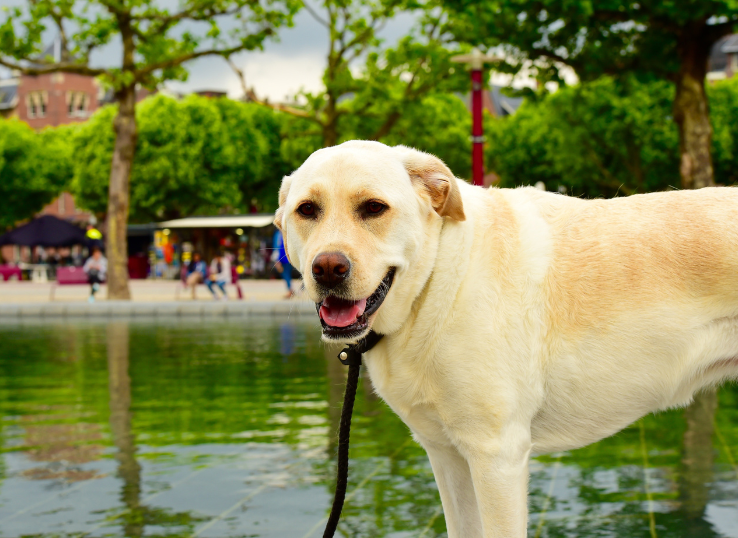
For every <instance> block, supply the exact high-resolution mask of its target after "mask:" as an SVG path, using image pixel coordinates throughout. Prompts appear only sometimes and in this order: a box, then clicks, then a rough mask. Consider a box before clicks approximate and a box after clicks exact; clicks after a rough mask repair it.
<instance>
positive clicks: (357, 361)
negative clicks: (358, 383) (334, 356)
mask: <svg viewBox="0 0 738 538" xmlns="http://www.w3.org/2000/svg"><path fill="white" fill-rule="evenodd" d="M338 360H339V361H341V364H343V365H344V366H361V353H360V352H359V351H357V350H356V349H354V346H348V347H345V348H343V349H342V350H341V352H340V353H339V354H338Z"/></svg>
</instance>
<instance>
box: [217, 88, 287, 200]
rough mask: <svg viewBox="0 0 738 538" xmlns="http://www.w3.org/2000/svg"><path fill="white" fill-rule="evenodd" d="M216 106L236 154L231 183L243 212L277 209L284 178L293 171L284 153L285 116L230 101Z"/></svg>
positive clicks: (250, 104)
mask: <svg viewBox="0 0 738 538" xmlns="http://www.w3.org/2000/svg"><path fill="white" fill-rule="evenodd" d="M215 105H216V107H217V108H218V110H219V112H220V114H221V117H222V120H223V126H224V128H225V129H226V133H227V136H228V138H229V141H230V144H231V145H232V147H233V149H234V152H235V162H234V163H233V177H232V179H231V181H232V182H233V184H234V185H236V186H237V188H238V191H239V193H240V198H241V203H240V206H239V209H240V210H241V211H242V212H244V213H247V212H250V211H251V209H252V207H253V208H256V209H257V210H259V211H263V212H267V211H273V210H276V208H277V193H278V191H279V186H280V184H281V183H282V178H283V177H284V176H285V175H287V174H289V173H290V172H291V171H292V169H291V168H288V167H287V166H286V164H285V162H284V160H283V159H282V156H281V152H280V146H281V143H282V125H283V123H284V117H283V116H284V114H281V113H279V112H275V111H274V110H270V109H268V108H265V107H263V106H260V105H257V104H255V103H242V102H238V101H233V100H230V99H218V100H216V101H215Z"/></svg>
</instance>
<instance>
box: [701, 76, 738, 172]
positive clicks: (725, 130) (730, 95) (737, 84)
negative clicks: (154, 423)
mask: <svg viewBox="0 0 738 538" xmlns="http://www.w3.org/2000/svg"><path fill="white" fill-rule="evenodd" d="M707 96H708V97H709V101H710V111H711V114H710V119H711V120H712V128H713V131H714V135H713V143H712V155H713V162H714V163H715V181H716V182H717V183H720V184H722V185H733V184H735V183H738V121H736V118H738V77H733V78H730V79H728V80H722V81H719V82H716V83H715V84H712V85H710V86H708V88H707Z"/></svg>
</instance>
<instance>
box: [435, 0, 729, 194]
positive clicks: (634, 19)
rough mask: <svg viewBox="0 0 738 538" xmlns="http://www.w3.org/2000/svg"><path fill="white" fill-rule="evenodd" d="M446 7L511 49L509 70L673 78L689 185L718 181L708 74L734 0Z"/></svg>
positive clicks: (464, 29) (460, 29)
mask: <svg viewBox="0 0 738 538" xmlns="http://www.w3.org/2000/svg"><path fill="white" fill-rule="evenodd" d="M446 5H447V6H449V7H451V8H452V9H453V10H454V11H455V13H456V15H457V17H456V18H455V21H456V22H457V24H458V25H457V29H456V33H457V36H458V37H459V38H461V39H470V40H472V41H474V42H475V43H477V44H483V45H485V46H489V47H496V46H502V47H503V48H504V49H505V51H506V53H507V54H506V57H507V60H506V61H505V64H504V65H502V66H498V67H500V68H502V69H507V70H510V71H517V70H520V69H522V68H524V67H525V68H528V69H530V70H531V72H532V73H533V74H534V75H535V76H537V77H539V78H540V79H541V80H544V81H545V80H557V81H561V74H560V68H561V67H562V66H570V67H572V68H573V69H574V70H575V71H576V73H577V74H578V75H579V77H580V79H581V80H583V81H587V80H592V79H594V78H596V77H598V76H600V75H602V74H623V73H640V74H647V75H649V76H656V77H658V78H661V79H664V80H670V81H671V82H673V83H674V87H675V94H674V100H673V118H674V120H675V121H676V123H677V125H678V128H679V152H680V161H679V162H680V167H679V170H680V175H681V184H682V187H683V188H699V187H704V186H707V185H712V184H713V183H714V181H713V166H712V160H711V153H710V147H711V135H712V130H711V127H710V119H709V112H708V110H709V108H708V103H707V96H706V91H705V76H706V73H707V62H708V58H709V54H710V50H711V48H712V45H713V44H714V43H716V42H717V41H718V40H719V39H721V38H722V37H723V36H725V35H728V34H729V33H731V32H732V31H734V30H735V28H736V27H737V25H738V4H736V2H735V1H734V0H701V1H694V0H674V1H671V2H663V1H659V0H641V1H638V2H631V1H627V2H626V1H622V0H620V1H617V0H608V1H602V2H596V3H594V2H590V1H587V0H578V1H573V2H572V1H564V0H502V1H500V2H476V1H473V0H446ZM525 60H532V61H533V63H532V64H530V63H526V62H525Z"/></svg>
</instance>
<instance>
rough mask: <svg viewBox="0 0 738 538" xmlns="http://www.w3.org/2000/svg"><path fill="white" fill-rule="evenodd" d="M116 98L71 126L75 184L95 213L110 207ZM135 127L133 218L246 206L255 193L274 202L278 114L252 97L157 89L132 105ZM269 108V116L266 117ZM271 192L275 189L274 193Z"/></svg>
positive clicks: (84, 203) (241, 209)
mask: <svg viewBox="0 0 738 538" xmlns="http://www.w3.org/2000/svg"><path fill="white" fill-rule="evenodd" d="M115 114H116V111H115V107H114V106H109V107H105V108H103V109H102V110H100V111H98V112H97V113H96V114H95V115H94V116H93V117H92V118H90V120H89V121H88V122H87V123H85V124H82V125H80V126H78V127H77V128H76V132H75V135H74V137H73V145H74V152H75V155H76V156H77V159H76V161H75V169H74V182H73V190H74V193H75V195H76V196H77V197H78V200H79V203H80V204H81V205H82V206H83V207H86V208H88V209H90V210H92V211H93V212H95V213H98V214H104V213H105V211H106V209H107V207H108V200H107V194H108V193H107V178H108V168H109V160H110V156H111V154H112V151H113V145H114V133H113V118H114V117H115ZM136 115H137V122H138V125H139V135H138V141H137V147H136V161H135V163H134V165H133V171H132V174H131V213H130V214H131V220H132V221H134V222H150V221H154V220H162V219H170V218H178V217H183V216H187V215H195V214H218V213H223V212H230V213H233V212H247V211H248V210H249V207H250V204H251V200H252V198H255V197H256V198H260V200H261V204H262V207H263V208H264V209H272V208H273V207H272V206H271V205H270V200H271V198H270V197H269V196H268V195H267V196H266V199H263V198H261V195H263V194H267V193H271V191H274V192H276V191H277V190H278V188H279V182H280V181H281V179H282V176H281V175H279V174H278V173H277V174H275V171H277V170H282V169H284V165H283V164H282V163H281V161H280V160H279V159H277V158H276V157H275V154H274V144H275V143H276V151H277V152H278V151H279V139H278V136H279V134H278V132H277V134H276V137H277V139H276V140H275V133H274V131H275V128H278V125H274V124H276V121H274V120H272V122H273V124H272V125H269V121H270V118H269V116H271V115H272V113H271V111H268V110H263V109H262V107H260V106H258V105H255V104H244V103H239V102H236V101H231V100H228V99H215V100H213V99H208V98H205V97H198V96H195V95H191V96H189V97H186V98H184V99H182V100H177V99H174V98H172V97H167V96H164V95H156V96H153V97H149V98H147V99H145V100H144V101H142V102H141V103H140V104H139V106H138V107H137V108H136ZM265 116H266V117H265ZM257 124H258V126H257ZM275 196H276V195H275Z"/></svg>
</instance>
